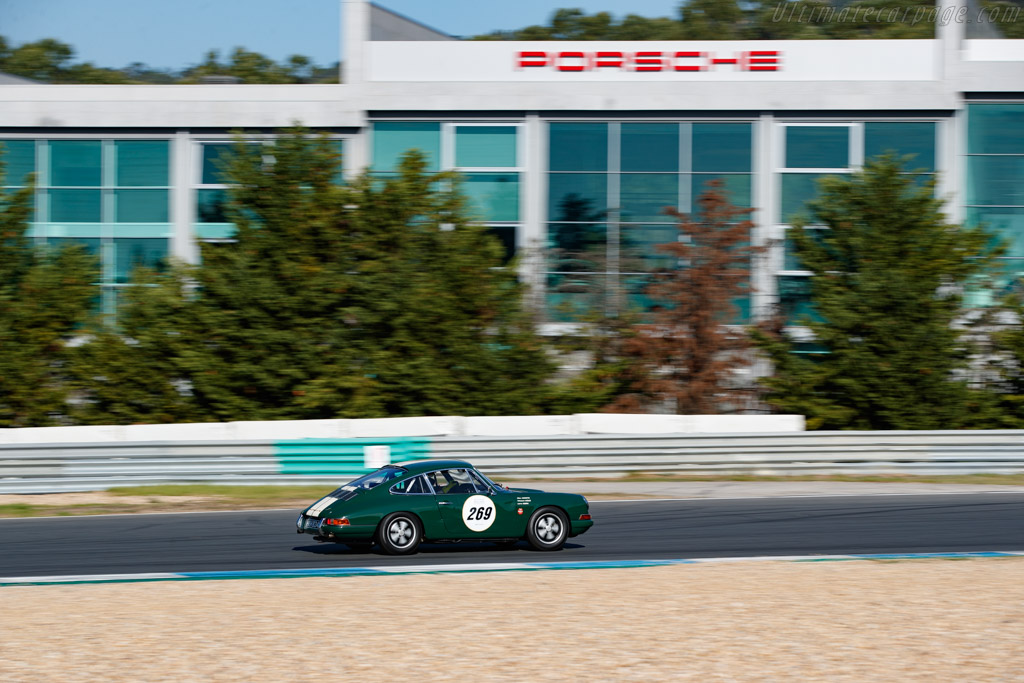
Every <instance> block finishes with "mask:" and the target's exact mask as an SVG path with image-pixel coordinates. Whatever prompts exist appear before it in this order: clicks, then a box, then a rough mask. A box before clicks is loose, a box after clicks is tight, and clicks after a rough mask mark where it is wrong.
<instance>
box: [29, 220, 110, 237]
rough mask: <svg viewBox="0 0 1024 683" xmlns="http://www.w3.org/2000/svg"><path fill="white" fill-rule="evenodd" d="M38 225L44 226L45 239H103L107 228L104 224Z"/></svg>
mask: <svg viewBox="0 0 1024 683" xmlns="http://www.w3.org/2000/svg"><path fill="white" fill-rule="evenodd" d="M38 225H40V226H45V235H46V237H47V238H54V237H103V236H104V235H105V234H106V230H107V228H108V226H107V224H106V223H40V224H38ZM40 234H42V233H40Z"/></svg>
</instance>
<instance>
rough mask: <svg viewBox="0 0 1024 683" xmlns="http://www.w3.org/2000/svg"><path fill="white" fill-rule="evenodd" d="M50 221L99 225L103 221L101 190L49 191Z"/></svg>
mask: <svg viewBox="0 0 1024 683" xmlns="http://www.w3.org/2000/svg"><path fill="white" fill-rule="evenodd" d="M48 194H49V198H50V220H51V221H53V222H55V223H59V222H61V221H67V222H69V223H99V222H100V221H102V220H103V217H102V204H103V191H102V190H50V191H49V193H48Z"/></svg>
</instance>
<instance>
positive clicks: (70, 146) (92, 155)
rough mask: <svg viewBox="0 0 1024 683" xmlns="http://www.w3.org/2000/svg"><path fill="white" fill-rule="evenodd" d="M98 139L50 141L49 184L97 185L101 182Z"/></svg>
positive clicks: (67, 185) (68, 185)
mask: <svg viewBox="0 0 1024 683" xmlns="http://www.w3.org/2000/svg"><path fill="white" fill-rule="evenodd" d="M102 146H103V143H101V142H100V141H99V140H54V141H52V142H50V184H51V185H54V186H59V187H70V186H76V185H78V186H85V187H98V186H99V185H101V184H102V182H103V173H102V170H101V162H102V158H103V154H102Z"/></svg>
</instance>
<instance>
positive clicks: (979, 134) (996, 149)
mask: <svg viewBox="0 0 1024 683" xmlns="http://www.w3.org/2000/svg"><path fill="white" fill-rule="evenodd" d="M967 153H968V154H1024V103H1019V104H1013V103H1010V104H969V105H967Z"/></svg>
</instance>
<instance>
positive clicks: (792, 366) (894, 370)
mask: <svg viewBox="0 0 1024 683" xmlns="http://www.w3.org/2000/svg"><path fill="white" fill-rule="evenodd" d="M809 206H810V211H811V213H812V216H813V224H814V225H821V226H826V227H827V229H826V230H814V231H813V233H814V234H812V231H805V230H804V229H803V228H804V227H805V225H806V224H807V223H806V222H805V223H803V224H801V223H797V224H795V225H794V227H793V229H792V230H791V231H790V237H791V238H792V241H793V244H794V246H795V248H796V255H797V257H798V258H799V260H800V262H801V264H802V267H803V268H805V269H807V270H809V271H811V272H812V273H813V277H812V278H811V279H810V283H809V284H810V292H811V302H812V304H813V307H814V310H815V312H816V315H817V319H807V320H803V321H801V322H802V324H804V325H806V326H807V327H809V328H810V329H811V331H812V332H813V334H814V339H815V343H816V344H817V345H818V346H820V350H821V351H822V352H823V353H821V354H818V355H813V356H812V357H810V358H808V357H806V356H801V355H795V354H794V353H793V351H794V350H795V343H794V342H793V340H791V339H790V338H789V337H787V336H786V335H785V334H783V333H782V327H781V325H779V324H776V325H775V326H774V329H767V328H766V329H762V330H760V331H758V332H756V338H757V340H758V345H759V346H760V347H761V348H762V349H764V350H765V351H766V352H767V354H768V355H769V356H770V358H771V360H772V361H773V362H774V364H775V372H774V375H773V376H772V377H770V378H767V379H766V380H765V382H764V384H765V387H766V388H767V391H768V393H767V396H766V400H767V401H768V402H769V403H770V404H771V405H773V406H774V407H775V408H776V409H779V410H781V411H782V412H793V413H801V414H804V415H806V416H807V418H808V421H807V424H808V426H810V427H812V428H821V429H956V428H961V427H965V426H971V425H972V424H973V420H974V417H973V416H972V411H973V410H974V409H973V408H972V401H973V397H972V395H971V392H970V391H969V389H968V386H967V382H966V380H965V379H963V378H962V376H958V374H957V373H958V372H962V371H963V370H964V369H965V368H966V367H967V365H968V355H969V351H970V349H969V348H968V345H967V344H966V343H965V341H964V339H963V338H962V337H963V331H962V330H961V329H958V327H957V325H955V324H954V323H955V322H956V321H957V320H958V319H959V318H961V316H962V315H963V311H962V308H961V303H962V291H963V289H964V288H965V287H967V286H968V285H971V284H974V285H977V284H978V282H979V280H981V279H983V278H984V276H985V275H986V273H987V272H988V269H989V268H990V267H991V266H992V263H993V259H994V258H995V257H996V256H998V254H999V253H1000V252H999V248H998V247H994V246H993V245H992V238H991V236H990V235H988V234H986V233H985V231H984V230H982V229H979V228H966V227H963V226H959V225H955V224H951V223H949V222H948V221H947V219H946V217H945V216H944V215H943V213H942V200H940V199H938V198H936V197H935V180H934V179H931V180H929V181H927V182H924V183H920V182H919V181H918V179H917V177H915V176H914V175H912V174H908V173H906V172H905V169H904V168H903V166H902V163H901V160H900V159H899V158H896V157H893V156H885V157H880V158H878V159H876V160H873V161H869V162H868V163H867V164H866V166H865V167H864V169H863V170H862V171H859V172H857V173H854V174H852V175H850V176H849V177H845V178H843V177H830V178H825V179H823V180H822V181H821V182H820V194H819V197H818V198H817V199H816V200H814V201H812V202H810V203H809Z"/></svg>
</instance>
